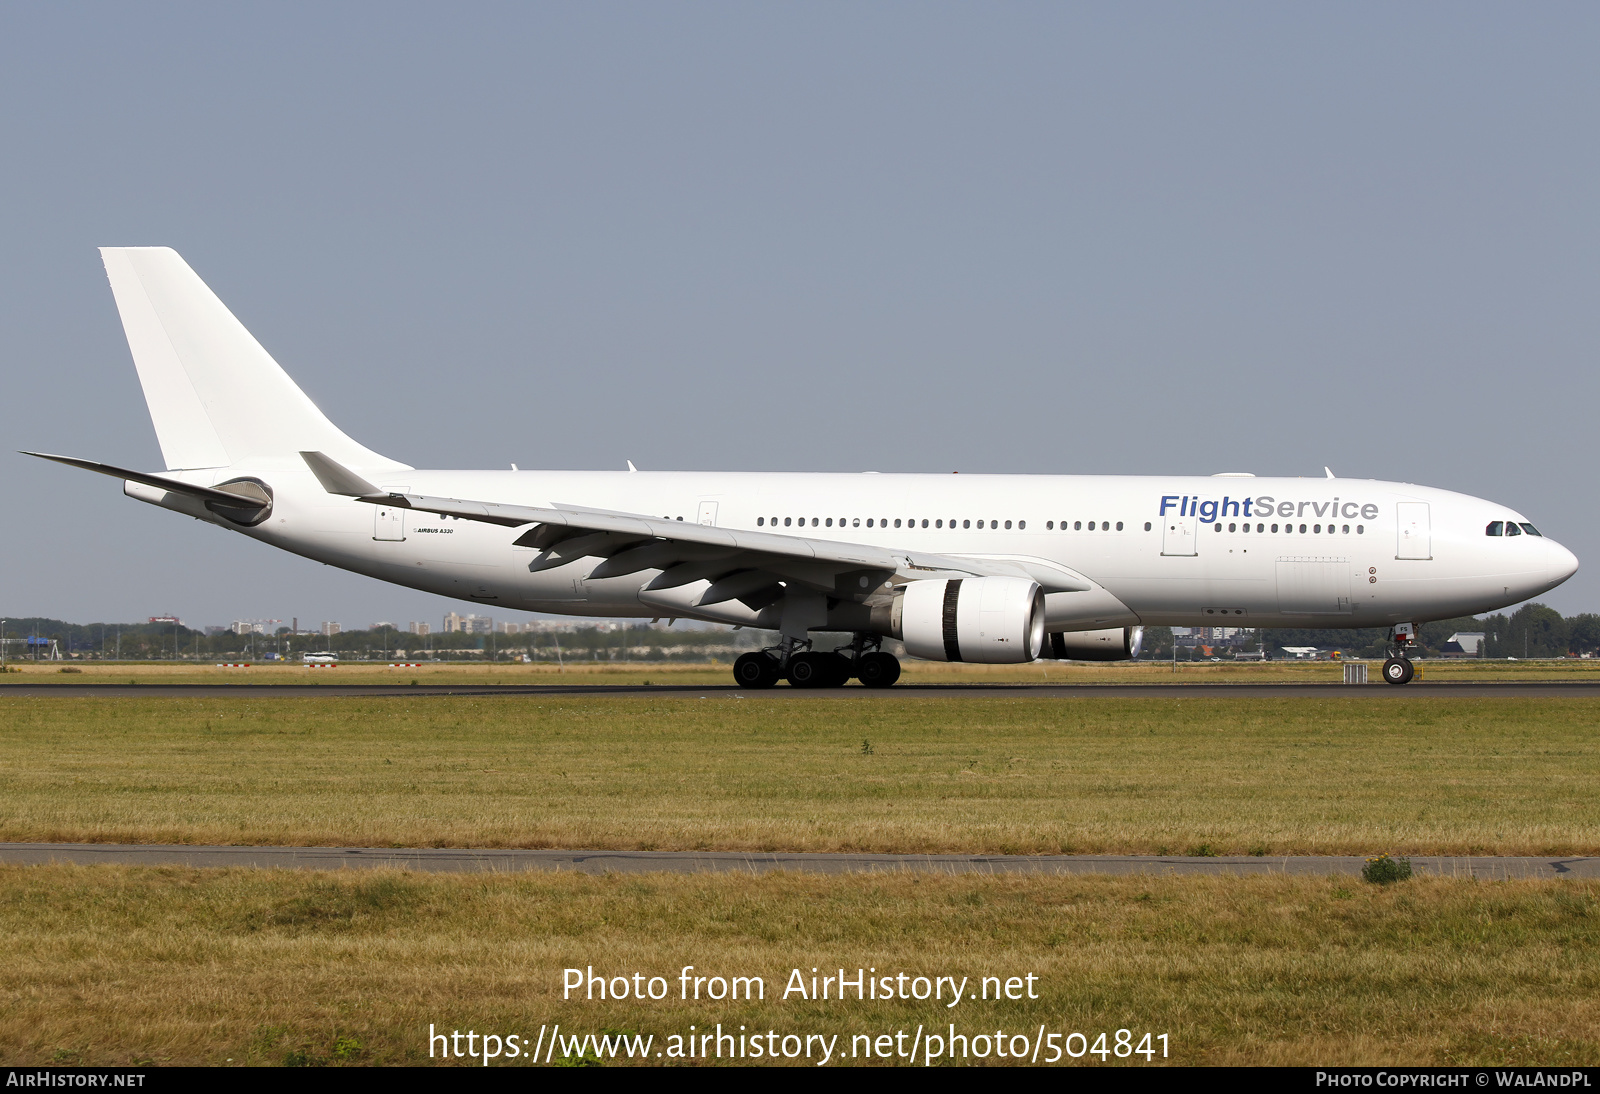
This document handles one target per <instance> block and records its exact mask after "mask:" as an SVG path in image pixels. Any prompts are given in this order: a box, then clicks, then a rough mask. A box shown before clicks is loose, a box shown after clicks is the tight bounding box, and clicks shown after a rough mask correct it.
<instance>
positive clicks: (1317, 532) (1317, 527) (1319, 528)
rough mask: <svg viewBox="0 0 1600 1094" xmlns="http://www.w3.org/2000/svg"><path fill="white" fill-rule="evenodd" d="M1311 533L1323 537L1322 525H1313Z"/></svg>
mask: <svg viewBox="0 0 1600 1094" xmlns="http://www.w3.org/2000/svg"><path fill="white" fill-rule="evenodd" d="M1311 531H1312V533H1313V534H1315V535H1319V536H1320V535H1321V534H1322V525H1320V524H1313V525H1312V526H1311Z"/></svg>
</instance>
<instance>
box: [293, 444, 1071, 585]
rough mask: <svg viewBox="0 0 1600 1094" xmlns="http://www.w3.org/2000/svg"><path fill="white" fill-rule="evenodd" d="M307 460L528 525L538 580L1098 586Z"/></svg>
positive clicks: (979, 563) (1021, 568)
mask: <svg viewBox="0 0 1600 1094" xmlns="http://www.w3.org/2000/svg"><path fill="white" fill-rule="evenodd" d="M301 456H302V457H303V458H304V459H305V461H306V464H307V465H308V466H309V467H310V468H311V470H312V471H313V473H315V474H316V476H317V478H318V480H319V481H321V482H322V485H323V488H324V489H326V490H327V491H328V492H329V493H332V494H343V495H346V496H348V497H353V498H356V499H357V500H359V501H364V502H368V503H371V504H373V505H392V506H396V507H399V508H405V509H413V510H416V511H417V512H422V513H437V514H439V515H440V516H447V517H456V518H458V519H461V520H474V521H480V522H482V523H485V524H498V525H501V526H503V527H506V528H526V531H524V532H523V533H522V535H520V536H518V537H517V538H516V539H515V540H514V541H513V543H514V544H515V546H518V547H528V548H531V549H533V550H534V551H536V552H537V554H535V555H534V556H533V557H532V558H531V559H530V561H529V563H528V569H529V571H531V572H534V573H537V572H539V571H541V570H549V569H554V568H555V567H557V566H565V565H567V564H568V563H571V562H576V561H577V560H578V559H580V558H600V559H603V560H604V561H603V562H601V564H600V565H599V566H598V567H596V568H595V569H594V570H593V571H592V572H591V573H590V575H589V578H590V580H602V579H604V578H608V577H623V576H626V575H628V574H632V573H639V572H641V571H643V570H660V571H662V572H661V573H660V574H658V575H657V576H656V577H655V578H654V579H653V580H652V581H651V582H650V584H649V585H648V586H647V587H646V588H647V589H648V590H650V591H655V590H659V589H670V588H675V587H677V586H680V585H687V584H689V583H690V582H695V581H710V582H711V583H712V584H711V587H710V588H709V589H707V590H706V592H705V593H704V594H703V595H702V596H701V597H700V598H699V600H698V603H700V604H702V605H709V604H714V603H717V602H719V601H721V600H732V599H740V600H743V601H745V602H746V603H750V601H751V599H752V598H761V597H762V596H763V594H772V593H773V590H774V589H775V588H776V586H777V584H778V582H779V581H785V582H799V583H800V584H803V585H806V586H809V587H811V588H813V589H816V590H818V591H822V592H826V593H827V594H828V595H830V596H837V597H841V598H844V599H849V600H856V601H861V600H865V599H867V598H868V597H869V596H871V595H872V594H873V593H875V592H877V591H878V590H879V589H880V588H882V586H883V585H885V584H886V583H896V582H905V581H914V580H917V579H920V578H941V577H943V578H955V577H995V576H1005V577H1029V578H1032V579H1033V580H1035V581H1038V582H1039V584H1040V585H1041V586H1043V587H1044V588H1045V590H1046V591H1048V592H1068V591H1072V592H1077V591H1082V590H1086V589H1089V588H1092V587H1093V582H1091V581H1089V580H1088V579H1086V578H1084V577H1083V576H1082V575H1081V574H1077V573H1074V572H1073V571H1071V570H1068V569H1066V568H1064V567H1061V566H1057V565H1055V564H1054V563H1050V562H1046V561H1045V560H1043V559H1031V558H1016V557H1009V558H973V557H963V556H959V555H945V554H932V553H928V552H923V551H903V550H895V549H893V548H888V547H880V546H874V545H870V544H864V543H849V542H845V541H841V540H833V539H817V538H812V537H809V536H794V535H784V534H780V533H778V532H758V531H752V530H749V529H742V528H718V527H716V526H714V525H703V524H690V523H688V522H686V521H680V520H668V519H666V518H664V517H650V516H644V515H641V514H638V513H622V512H616V511H614V510H608V509H591V508H587V507H585V506H578V505H554V506H550V507H541V506H527V505H507V504H504V503H501V502H491V501H474V500H470V499H464V498H438V497H429V496H427V495H423V494H390V493H387V492H385V491H383V490H380V489H379V488H378V487H376V486H373V485H372V484H371V483H369V482H367V481H366V480H364V479H362V478H360V476H358V475H356V474H355V473H354V472H352V471H350V470H348V469H347V468H344V467H341V466H340V465H338V464H336V463H334V462H333V461H332V460H330V459H328V457H326V456H324V455H322V454H321V453H318V452H304V453H301Z"/></svg>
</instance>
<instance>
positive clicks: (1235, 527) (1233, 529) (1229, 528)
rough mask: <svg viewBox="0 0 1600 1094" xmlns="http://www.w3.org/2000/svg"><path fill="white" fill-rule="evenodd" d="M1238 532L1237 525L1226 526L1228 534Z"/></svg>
mask: <svg viewBox="0 0 1600 1094" xmlns="http://www.w3.org/2000/svg"><path fill="white" fill-rule="evenodd" d="M1238 530H1239V526H1238V525H1237V524H1230V525H1228V531H1230V532H1237V531H1238Z"/></svg>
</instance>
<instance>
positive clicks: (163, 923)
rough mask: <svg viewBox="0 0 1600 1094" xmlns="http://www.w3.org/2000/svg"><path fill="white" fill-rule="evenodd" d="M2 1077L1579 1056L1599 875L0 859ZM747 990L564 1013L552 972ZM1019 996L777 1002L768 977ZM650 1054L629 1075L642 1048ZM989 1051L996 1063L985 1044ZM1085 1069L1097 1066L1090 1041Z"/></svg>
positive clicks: (1588, 1057) (571, 1008)
mask: <svg viewBox="0 0 1600 1094" xmlns="http://www.w3.org/2000/svg"><path fill="white" fill-rule="evenodd" d="M0 945H3V946H4V948H5V952H6V954H7V959H6V961H5V962H4V964H3V966H0V998H3V999H4V1001H5V1006H4V1008H3V1010H0V1058H3V1059H4V1060H5V1061H6V1062H7V1063H8V1064H13V1065H24V1064H37V1063H52V1062H55V1063H82V1064H101V1065H112V1064H128V1063H137V1062H143V1061H150V1062H159V1063H175V1064H177V1063H182V1064H223V1063H226V1062H228V1061H231V1062H233V1063H235V1064H259V1063H269V1064H270V1063H284V1062H301V1061H306V1062H320V1061H332V1062H340V1061H341V1059H343V1060H348V1061H349V1062H352V1063H369V1064H405V1063H426V1062H428V1061H427V1041H426V1033H427V1029H428V1025H429V1023H434V1024H436V1025H439V1026H443V1027H444V1028H445V1029H446V1030H449V1029H455V1028H460V1029H462V1030H467V1029H472V1030H475V1031H477V1032H479V1033H482V1032H485V1031H494V1032H497V1033H500V1034H506V1033H517V1034H519V1035H520V1034H527V1035H530V1036H533V1035H537V1033H538V1030H539V1027H540V1025H541V1024H545V1023H549V1024H554V1023H557V1022H559V1023H561V1025H562V1027H563V1029H564V1031H567V1032H572V1033H582V1032H597V1031H599V1030H601V1029H604V1028H608V1027H609V1028H613V1029H616V1028H623V1029H629V1030H637V1031H639V1032H641V1033H648V1034H653V1035H654V1036H655V1037H656V1038H657V1040H656V1044H657V1046H658V1047H659V1045H660V1044H661V1041H662V1039H663V1038H665V1036H666V1035H668V1034H671V1033H673V1032H678V1033H682V1032H684V1031H686V1030H687V1027H688V1026H689V1025H690V1024H691V1023H692V1024H694V1025H696V1026H697V1027H699V1028H700V1029H701V1030H704V1029H706V1028H707V1027H708V1026H714V1025H715V1024H716V1023H717V1022H721V1023H722V1024H723V1026H724V1027H725V1028H728V1027H733V1028H735V1029H736V1028H737V1027H738V1026H739V1025H741V1024H743V1025H746V1026H748V1027H750V1029H752V1030H762V1031H765V1030H767V1029H776V1030H778V1031H779V1032H780V1033H798V1034H806V1033H822V1034H835V1033H837V1034H840V1035H841V1038H840V1043H841V1044H842V1045H848V1044H849V1039H850V1037H851V1035H853V1034H859V1033H871V1034H879V1033H883V1032H891V1033H892V1032H893V1031H895V1030H897V1029H904V1030H906V1032H907V1041H908V1042H909V1040H910V1034H911V1031H912V1030H913V1029H914V1028H915V1027H916V1026H917V1025H918V1024H919V1023H920V1024H923V1025H925V1026H926V1027H929V1028H940V1027H944V1026H946V1025H948V1024H949V1023H951V1022H954V1023H956V1024H957V1026H958V1027H959V1028H960V1029H962V1030H964V1031H966V1032H968V1033H969V1034H970V1033H977V1032H990V1033H992V1032H993V1031H994V1030H995V1029H997V1028H998V1029H1003V1030H1005V1031H1006V1032H1007V1033H1008V1034H1009V1033H1016V1032H1028V1033H1030V1034H1031V1033H1033V1032H1034V1031H1036V1030H1037V1028H1038V1026H1039V1025H1040V1024H1041V1023H1042V1024H1044V1025H1045V1027H1046V1028H1047V1029H1048V1030H1052V1031H1060V1032H1070V1031H1072V1030H1079V1031H1085V1032H1088V1033H1090V1034H1091V1036H1092V1035H1093V1034H1094V1033H1095V1032H1097V1031H1100V1030H1107V1031H1111V1032H1112V1034H1113V1036H1114V1032H1115V1031H1116V1030H1117V1029H1119V1028H1129V1029H1133V1030H1136V1031H1144V1030H1149V1031H1153V1032H1157V1033H1160V1032H1165V1033H1167V1034H1169V1037H1170V1044H1171V1050H1172V1056H1171V1061H1172V1062H1174V1063H1186V1064H1194V1063H1218V1064H1234V1063H1271V1064H1302V1065H1304V1064H1313V1063H1314V1064H1319V1065H1337V1064H1458V1065H1469V1064H1470V1065H1491V1064H1544V1065H1564V1066H1570V1065H1588V1066H1594V1065H1596V1064H1600V1004H1597V1003H1596V999H1597V998H1600V887H1597V886H1596V885H1594V884H1589V883H1582V882H1573V881H1566V882H1514V883H1474V882H1468V881H1451V880H1445V879H1435V880H1417V881H1412V882H1407V883H1403V884H1401V885H1397V886H1394V887H1391V888H1388V889H1377V888H1375V887H1372V886H1368V885H1364V884H1363V883H1361V882H1354V881H1350V880H1348V879H1345V880H1339V879H1312V878H1284V877H1281V876H1277V877H1250V878H1183V879H1177V878H1106V877H1036V878H1016V877H975V876H964V877H947V876H922V877H916V876H889V877H885V876H873V877H818V876H800V875H769V876H763V877H750V876H730V875H717V876H711V875H700V876H686V877H675V876H665V875H645V876H627V877H624V876H608V877H586V876H581V875H573V874H565V875H549V874H542V875H528V874H525V875H518V876H439V875H433V876H428V875H414V874H400V873H374V874H369V873H343V874H302V873H287V872H286V873H277V872H266V871H246V870H234V871H199V870H183V869H176V868H172V869H122V868H111V867H95V868H83V867H70V866H50V867H7V868H0ZM589 965H593V966H595V967H596V971H597V972H599V971H604V972H607V973H618V974H624V973H625V974H631V973H633V972H635V971H637V972H642V973H645V974H647V975H661V976H663V977H665V978H668V979H669V980H670V982H671V983H672V984H673V987H674V992H675V990H676V985H677V975H678V970H679V969H680V968H681V967H682V966H684V965H694V966H696V967H697V969H698V970H699V971H700V972H701V973H703V974H713V973H722V974H725V975H729V974H735V973H737V974H741V975H759V976H762V977H764V978H765V980H766V983H767V1000H766V1001H765V1002H764V1003H745V1002H743V1001H741V1002H739V1003H710V1002H700V1003H693V1002H690V1003H683V1002H680V1001H677V1000H676V999H673V998H669V999H668V1000H665V1001H662V1002H658V1003H636V1002H627V1003H619V1002H614V1001H613V1002H598V1001H596V1002H583V1001H578V1000H570V1001H563V1000H562V999H561V997H560V986H561V970H562V969H564V968H566V967H584V966H589ZM862 966H871V967H874V968H876V969H877V970H879V971H880V972H881V973H883V972H887V973H896V972H900V971H905V972H907V973H909V974H912V975H917V974H927V975H930V976H931V975H952V974H953V975H955V976H957V977H961V976H967V977H971V978H972V979H973V982H974V983H976V981H977V978H979V977H981V976H984V975H999V976H1020V975H1024V974H1027V973H1033V974H1035V975H1037V976H1038V977H1039V980H1038V981H1037V984H1038V994H1039V996H1040V998H1039V999H1037V1000H1035V1001H1028V1000H1023V1001H1019V1002H1004V1003H995V1002H981V1001H977V1002H970V1003H963V1004H961V1005H960V1006H959V1007H957V1008H956V1009H955V1010H949V1009H946V1008H944V1007H943V1006H940V1005H939V1004H937V1003H931V1002H930V1003H917V1002H911V1001H905V1002H900V1001H894V1002H883V1001H878V1002H873V1001H870V1000H869V1001H866V1002H856V1001H854V1000H851V1001H847V1002H843V1003H840V1002H838V1001H829V1002H802V1001H799V1000H793V999H792V1000H790V1001H788V1002H783V1001H781V1000H779V999H778V998H777V996H779V995H780V994H781V986H782V984H783V983H784V982H785V980H786V978H787V976H788V974H789V970H791V969H793V968H801V969H803V970H806V972H807V975H809V970H810V969H811V968H813V967H817V968H820V969H836V968H839V967H844V968H846V969H855V968H858V967H862ZM652 1062H657V1061H652ZM990 1062H995V1061H993V1060H991V1061H990ZM1085 1062H1089V1063H1096V1062H1098V1061H1097V1060H1096V1059H1095V1057H1093V1056H1090V1057H1088V1058H1087V1059H1086V1061H1085Z"/></svg>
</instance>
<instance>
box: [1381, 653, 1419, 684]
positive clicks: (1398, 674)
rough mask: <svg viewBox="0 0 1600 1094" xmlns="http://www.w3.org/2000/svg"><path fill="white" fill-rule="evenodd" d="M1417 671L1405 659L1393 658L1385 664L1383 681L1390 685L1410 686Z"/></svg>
mask: <svg viewBox="0 0 1600 1094" xmlns="http://www.w3.org/2000/svg"><path fill="white" fill-rule="evenodd" d="M1416 674H1417V670H1416V668H1415V667H1413V666H1412V664H1411V662H1410V661H1408V660H1407V659H1406V658H1404V657H1391V658H1389V660H1387V661H1385V662H1384V663H1383V679H1384V682H1385V683H1388V684H1409V683H1410V682H1411V678H1412V677H1413V676H1415V675H1416Z"/></svg>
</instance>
